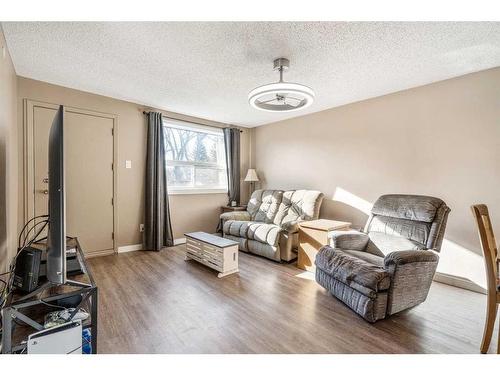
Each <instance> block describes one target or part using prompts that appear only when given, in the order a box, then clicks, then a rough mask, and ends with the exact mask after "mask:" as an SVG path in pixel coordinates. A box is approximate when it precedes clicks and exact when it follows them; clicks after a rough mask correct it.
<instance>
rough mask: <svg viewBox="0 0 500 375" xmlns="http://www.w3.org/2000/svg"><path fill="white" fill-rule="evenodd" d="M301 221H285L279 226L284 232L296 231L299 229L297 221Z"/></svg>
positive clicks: (298, 221)
mask: <svg viewBox="0 0 500 375" xmlns="http://www.w3.org/2000/svg"><path fill="white" fill-rule="evenodd" d="M302 221H303V220H292V221H287V222H285V223H281V225H280V227H281V229H283V230H284V231H285V232H288V233H297V232H298V231H299V223H300V222H302Z"/></svg>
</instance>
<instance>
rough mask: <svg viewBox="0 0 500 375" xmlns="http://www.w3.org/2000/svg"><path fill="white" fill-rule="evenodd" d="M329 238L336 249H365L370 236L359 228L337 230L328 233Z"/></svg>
mask: <svg viewBox="0 0 500 375" xmlns="http://www.w3.org/2000/svg"><path fill="white" fill-rule="evenodd" d="M328 239H329V242H330V246H331V247H333V248H334V249H344V250H358V251H363V250H365V248H366V245H367V244H368V241H369V239H370V237H368V235H367V234H366V233H362V232H358V231H357V230H347V231H346V230H342V231H341V230H335V231H332V232H330V233H329V234H328Z"/></svg>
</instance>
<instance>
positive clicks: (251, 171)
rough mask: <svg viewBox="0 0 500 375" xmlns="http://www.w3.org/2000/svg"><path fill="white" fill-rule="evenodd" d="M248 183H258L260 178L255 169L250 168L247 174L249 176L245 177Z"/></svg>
mask: <svg viewBox="0 0 500 375" xmlns="http://www.w3.org/2000/svg"><path fill="white" fill-rule="evenodd" d="M245 181H246V182H258V181H259V176H257V172H256V171H255V169H252V168H250V169H249V170H248V172H247V176H246V177H245Z"/></svg>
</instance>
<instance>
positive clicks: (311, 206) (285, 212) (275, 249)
mask: <svg viewBox="0 0 500 375" xmlns="http://www.w3.org/2000/svg"><path fill="white" fill-rule="evenodd" d="M322 200H323V194H322V193H321V192H319V191H315V190H288V191H283V190H256V191H255V192H254V193H253V194H252V196H251V198H250V201H249V202H248V207H247V210H246V211H236V212H226V213H223V214H222V215H221V216H220V219H221V221H222V234H223V236H224V237H226V238H229V239H231V240H234V241H236V242H238V243H239V249H240V250H241V251H245V252H249V253H253V254H257V255H261V256H264V257H266V258H269V259H272V260H275V261H278V262H279V261H287V262H288V261H291V260H293V259H295V258H296V257H297V243H298V227H297V224H298V223H299V222H301V221H304V220H315V219H317V218H318V217H319V209H320V207H321V202H322Z"/></svg>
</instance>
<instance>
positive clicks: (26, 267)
mask: <svg viewBox="0 0 500 375" xmlns="http://www.w3.org/2000/svg"><path fill="white" fill-rule="evenodd" d="M41 259H42V250H40V249H35V248H32V247H27V248H26V249H24V250H22V251H21V253H20V254H19V255H18V256H17V259H16V270H15V273H14V282H13V284H14V286H15V287H16V289H17V290H20V291H22V292H26V293H30V292H32V291H33V290H35V289H36V287H37V286H38V276H39V273H40V262H41Z"/></svg>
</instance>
